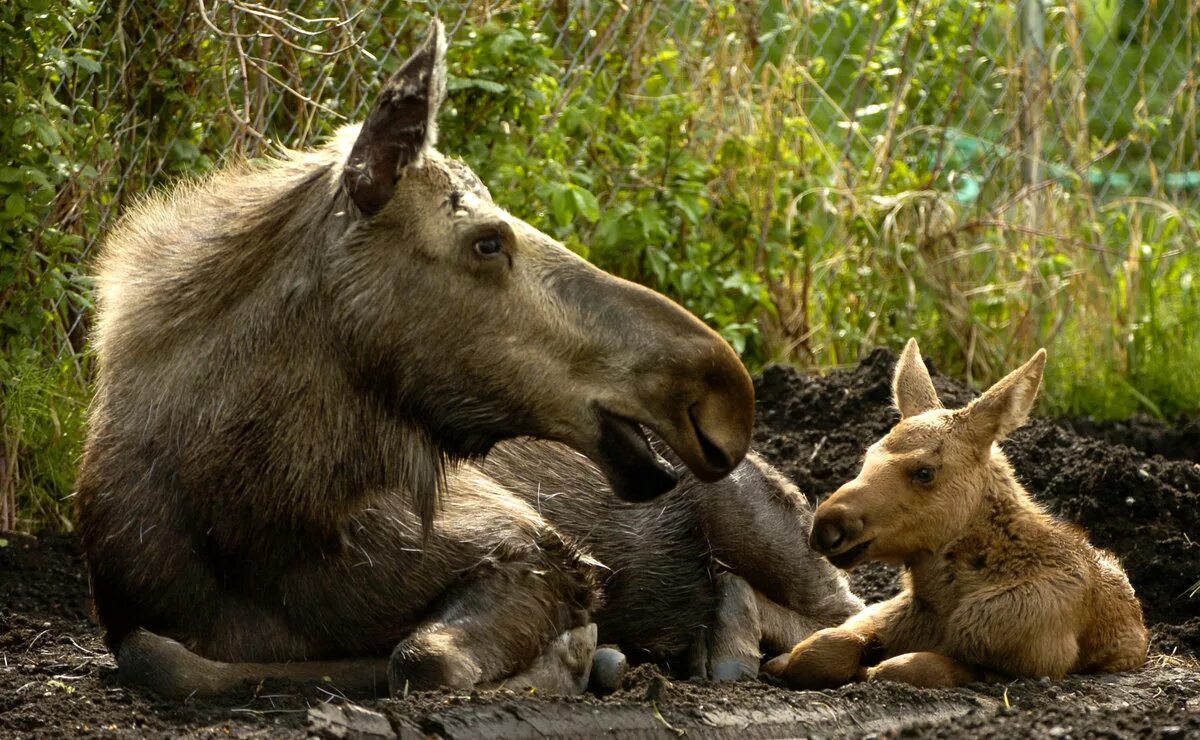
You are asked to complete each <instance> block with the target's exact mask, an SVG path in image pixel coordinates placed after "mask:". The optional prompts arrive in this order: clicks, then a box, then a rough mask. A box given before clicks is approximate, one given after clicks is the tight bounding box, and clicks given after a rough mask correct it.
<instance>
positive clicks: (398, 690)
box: [388, 640, 483, 696]
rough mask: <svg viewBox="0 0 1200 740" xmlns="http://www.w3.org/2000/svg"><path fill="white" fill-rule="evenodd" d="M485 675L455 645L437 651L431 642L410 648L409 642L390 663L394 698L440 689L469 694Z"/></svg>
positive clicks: (399, 647) (402, 644)
mask: <svg viewBox="0 0 1200 740" xmlns="http://www.w3.org/2000/svg"><path fill="white" fill-rule="evenodd" d="M482 673H483V671H482V670H480V668H479V666H478V665H477V664H476V663H475V661H474V660H472V659H471V658H470V657H469V656H467V655H465V654H464V653H463V652H462V651H460V650H458V649H457V648H455V647H454V646H453V645H447V646H446V647H445V649H434V648H432V647H431V646H430V645H429V644H428V642H418V643H416V644H410V641H409V640H405V641H404V642H402V643H400V644H399V645H397V646H396V649H395V650H394V651H392V657H391V659H390V660H389V661H388V689H389V691H391V694H392V696H405V695H407V694H408V692H410V691H428V690H430V689H436V688H439V687H446V688H451V689H460V690H464V691H467V690H470V689H473V688H475V684H476V683H478V682H479V679H480V677H481V675H482Z"/></svg>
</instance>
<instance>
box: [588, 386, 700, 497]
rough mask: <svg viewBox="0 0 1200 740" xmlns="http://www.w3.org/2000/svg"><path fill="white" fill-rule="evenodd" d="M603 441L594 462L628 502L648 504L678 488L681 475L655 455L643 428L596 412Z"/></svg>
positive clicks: (600, 441) (615, 491)
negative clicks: (646, 502) (653, 499)
mask: <svg viewBox="0 0 1200 740" xmlns="http://www.w3.org/2000/svg"><path fill="white" fill-rule="evenodd" d="M597 415H598V416H599V419H600V439H599V444H598V450H597V458H596V459H595V460H594V461H593V462H595V463H596V464H597V465H599V466H600V469H601V470H602V471H604V475H605V476H606V477H607V478H608V483H609V485H611V486H612V489H613V493H615V494H616V495H617V496H618V497H619V498H622V499H624V500H626V501H635V502H636V501H649V500H650V499H652V498H655V497H657V496H661V495H662V494H664V493H666V492H667V491H669V490H671V489H672V488H674V487H675V484H676V483H677V482H678V481H679V474H678V473H676V472H675V467H674V466H673V465H671V463H670V462H668V461H667V460H666V459H664V458H663V456H662V455H660V454H658V453H657V452H655V451H654V448H653V447H651V445H650V440H649V439H647V437H646V430H645V429H644V428H643V427H642V425H641V424H639V423H637V422H636V421H632V420H630V419H626V418H624V417H621V416H617V415H616V414H614V413H612V412H610V411H607V410H606V409H603V408H598V409H597Z"/></svg>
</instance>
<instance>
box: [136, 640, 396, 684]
mask: <svg viewBox="0 0 1200 740" xmlns="http://www.w3.org/2000/svg"><path fill="white" fill-rule="evenodd" d="M117 675H118V676H119V677H120V680H121V683H123V684H125V685H126V686H136V687H138V688H142V689H146V690H148V691H152V692H154V693H155V694H157V695H158V696H160V697H162V698H164V699H170V700H182V699H188V698H191V697H212V696H248V695H250V694H252V693H253V692H254V691H255V690H256V687H257V686H258V685H259V684H261V683H262V682H264V681H281V682H286V683H290V684H299V685H312V686H316V685H325V686H330V687H332V688H333V689H335V690H336V691H338V692H339V693H341V694H343V695H346V696H351V697H355V698H367V697H376V696H386V694H387V687H388V686H387V659H386V658H383V657H380V658H356V659H349V660H324V661H297V662H292V663H226V662H222V661H219V660H210V659H208V658H205V657H203V656H201V655H198V654H196V653H194V652H192V651H191V650H188V649H187V647H185V646H184V645H183V644H182V643H180V642H177V641H175V640H172V639H170V638H168V637H163V636H161V635H157V634H154V633H153V632H148V631H147V630H144V629H143V630H137V631H136V632H131V633H130V634H129V635H128V636H126V638H125V639H124V640H123V641H122V642H121V645H120V647H119V649H118V650H117Z"/></svg>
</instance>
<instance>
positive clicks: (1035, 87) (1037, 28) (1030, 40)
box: [1020, 0, 1046, 220]
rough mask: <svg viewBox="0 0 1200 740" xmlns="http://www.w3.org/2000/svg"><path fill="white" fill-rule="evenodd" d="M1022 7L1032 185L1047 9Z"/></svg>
mask: <svg viewBox="0 0 1200 740" xmlns="http://www.w3.org/2000/svg"><path fill="white" fill-rule="evenodd" d="M1020 7H1021V21H1020V22H1021V120H1020V127H1021V129H1020V130H1021V156H1022V162H1021V173H1022V175H1023V179H1024V182H1025V186H1026V187H1032V186H1034V185H1036V184H1037V183H1038V182H1039V181H1040V172H1039V169H1040V168H1039V163H1040V162H1041V159H1042V126H1043V111H1044V110H1045V107H1046V106H1045V96H1046V84H1045V83H1046V80H1045V77H1046V64H1045V62H1046V34H1045V10H1044V8H1043V7H1042V0H1021V6H1020ZM1031 215H1036V213H1035V214H1031ZM1035 220H1036V219H1035Z"/></svg>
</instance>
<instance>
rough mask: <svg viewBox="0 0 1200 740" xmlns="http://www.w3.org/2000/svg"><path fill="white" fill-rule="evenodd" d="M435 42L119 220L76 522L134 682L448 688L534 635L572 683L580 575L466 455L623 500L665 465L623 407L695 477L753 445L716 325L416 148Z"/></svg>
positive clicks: (559, 542) (105, 289)
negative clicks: (596, 472) (271, 155)
mask: <svg viewBox="0 0 1200 740" xmlns="http://www.w3.org/2000/svg"><path fill="white" fill-rule="evenodd" d="M444 50H445V38H444V36H443V33H442V30H441V26H440V24H435V26H434V29H433V32H432V33H431V34H430V37H429V39H428V41H426V43H425V44H424V45H423V46H422V47H421V48H420V49H419V50H418V51H417V52H416V53H415V54H414V56H413V57H412V59H410V60H409V62H407V63H406V64H405V65H404V67H403V68H402V69H401V70H400V71H399V72H398V73H397V75H396V77H395V78H393V80H391V81H390V82H389V83H388V84H387V86H385V89H384V92H383V93H382V94H381V98H380V102H379V103H378V105H377V107H376V109H375V110H374V111H373V112H372V113H371V116H370V117H369V118H368V122H367V124H366V125H365V126H364V127H362V128H361V129H359V128H358V127H348V128H346V129H344V130H343V131H342V132H341V133H340V134H339V135H338V136H337V138H336V140H335V141H333V142H331V143H330V144H329V145H328V146H326V147H324V148H322V149H319V150H316V151H312V152H304V153H296V154H293V155H290V156H289V157H287V158H286V159H284V160H283V161H279V162H275V163H272V164H269V165H266V166H263V167H241V168H236V169H233V170H231V171H226V172H223V173H221V174H219V175H217V176H215V177H213V178H212V179H210V180H208V181H207V182H204V183H201V184H198V185H192V186H186V187H182V188H179V189H178V190H176V191H175V192H174V193H171V194H169V195H165V196H159V197H155V198H151V199H149V200H147V201H146V202H145V203H143V204H142V205H141V206H140V207H138V208H137V209H136V210H134V211H133V212H132V213H130V214H128V215H127V216H126V218H125V219H124V220H123V222H122V224H121V225H120V227H119V228H118V229H117V230H116V232H115V233H114V234H112V236H111V237H110V238H109V239H108V241H107V245H106V247H105V250H104V254H103V256H102V258H101V260H100V264H99V274H98V278H99V286H100V288H99V295H98V312H97V326H96V331H95V336H94V338H93V342H94V343H93V347H94V349H95V353H96V358H97V366H98V379H97V387H96V396H95V402H94V405H93V408H92V414H91V422H90V432H89V438H88V441H87V445H86V449H85V451H84V456H83V461H82V466H81V470H80V476H79V505H80V510H79V517H80V530H81V534H82V541H83V546H84V549H85V552H86V555H87V560H88V565H89V568H90V573H91V580H92V588H93V595H94V598H95V606H96V614H97V616H98V618H99V620H100V622H101V624H102V625H103V627H104V629H105V631H106V637H107V640H108V644H109V645H110V647H111V648H112V649H113V650H114V651H117V660H118V666H119V668H120V672H121V675H122V677H123V678H124V679H125V680H127V681H129V682H132V683H137V684H141V685H149V686H151V687H152V688H154V689H156V690H158V691H160V692H161V693H164V694H167V695H174V696H180V695H186V694H188V693H191V692H201V693H205V692H214V691H219V690H224V689H227V688H230V687H231V686H232V685H233V684H234V683H236V682H237V681H238V680H241V679H242V678H255V677H269V676H276V677H282V678H299V679H301V680H307V679H310V678H312V677H313V676H331V677H334V678H335V679H336V681H335V683H338V685H339V687H341V688H344V689H345V690H347V691H359V692H361V691H370V690H373V689H377V688H379V687H380V686H385V685H386V684H387V683H388V681H390V683H391V686H392V687H393V688H396V689H397V690H399V689H402V688H405V687H409V688H421V687H428V686H434V685H453V686H459V687H468V686H473V685H480V684H485V683H486V682H489V681H493V680H498V679H502V678H504V677H506V676H509V675H511V674H513V673H514V672H517V671H520V670H521V669H523V668H524V667H526V666H530V665H531V664H533V663H535V661H536V660H537V659H538V658H539V656H542V657H546V656H547V655H549V656H551V657H554V656H558V657H559V658H561V660H560V661H559V662H560V663H561V664H562V665H563V666H564V667H565V669H564V670H566V671H567V674H569V675H567V677H566V679H563V676H562V675H559V676H558V677H557V678H555V679H554V680H552V681H550V684H552V685H560V684H562V683H563V680H566V683H569V684H571V685H573V686H577V685H578V684H579V680H580V679H582V680H586V672H584V673H582V674H581V673H580V671H581V670H582V669H580V668H579V666H580V665H581V664H583V663H585V661H582V660H581V659H580V658H579V656H580V655H581V654H586V653H587V652H588V648H587V645H586V643H587V641H588V640H589V639H591V640H594V630H589V629H588V628H587V627H586V623H587V622H588V610H589V609H591V608H592V607H593V606H594V604H595V598H596V588H595V584H594V576H593V566H592V565H590V564H589V562H588V561H587V560H586V559H585V558H582V557H581V555H580V554H579V551H578V550H577V549H576V547H575V546H573V545H571V544H569V543H567V542H566V541H565V540H564V539H563V538H562V537H561V536H560V535H559V533H558V532H557V531H555V530H554V528H553V527H552V526H550V525H549V524H548V523H547V522H546V520H545V519H544V518H543V517H541V516H540V515H539V514H538V513H537V511H536V510H535V509H534V508H533V507H531V506H529V505H528V504H526V503H525V502H524V501H522V500H520V499H519V498H517V497H515V496H513V495H512V494H511V493H510V492H509V491H507V490H506V489H504V488H503V486H501V485H500V484H499V483H497V482H496V480H495V479H494V478H492V477H490V476H489V475H487V474H486V473H484V472H482V471H481V470H480V469H479V468H478V467H477V466H475V465H473V464H472V463H471V462H469V461H470V460H473V459H477V458H479V457H480V456H482V455H483V454H485V453H486V452H487V451H488V450H489V449H490V448H491V447H492V446H493V445H494V444H495V443H497V442H498V441H500V440H502V439H505V438H509V437H514V436H521V435H531V436H536V437H542V438H547V439H553V440H557V441H560V442H562V443H564V444H566V445H568V446H569V447H571V448H574V449H575V450H578V451H580V452H581V453H583V454H585V455H587V456H588V457H589V458H591V459H592V460H594V461H595V462H596V464H597V465H598V467H599V469H600V470H601V471H602V472H603V475H604V477H605V478H606V479H607V480H608V481H609V482H610V483H611V489H612V490H613V491H615V492H616V493H617V494H618V495H622V496H625V497H628V498H638V499H642V498H649V497H652V496H654V495H656V494H658V493H661V492H662V491H664V490H666V489H668V488H670V487H671V486H672V485H673V484H674V481H675V477H674V474H673V473H672V470H671V468H670V466H669V465H668V464H667V463H666V462H664V461H662V460H661V458H660V457H659V456H658V455H655V454H654V453H653V452H652V451H651V450H650V449H649V448H648V446H647V444H646V442H645V439H644V438H643V436H642V432H641V431H640V427H639V426H638V423H641V424H645V425H646V426H648V427H651V428H652V429H653V430H654V431H656V432H657V433H658V434H659V435H660V436H661V437H662V438H663V439H665V440H666V442H667V443H668V444H669V445H670V447H671V448H672V449H673V450H675V451H676V452H677V453H678V455H679V457H680V458H681V459H682V460H683V461H684V462H685V463H686V465H687V466H688V467H689V468H690V469H691V470H692V471H693V472H694V474H695V475H697V476H698V477H700V478H702V479H704V480H715V479H718V478H720V477H721V476H723V475H725V474H727V473H728V472H729V471H730V470H732V469H733V468H734V467H735V466H736V465H737V463H738V462H739V461H740V460H741V458H742V457H743V456H744V454H745V452H746V448H747V445H748V441H749V434H750V426H751V422H752V414H753V390H752V386H751V384H750V380H749V377H748V375H747V374H746V371H745V370H744V368H743V367H742V366H741V364H740V362H739V361H738V358H737V356H736V355H735V354H734V353H733V351H732V350H731V349H730V347H729V346H728V345H727V344H726V343H725V342H724V341H722V340H721V339H720V337H719V336H718V335H716V334H715V333H714V332H712V331H711V330H709V329H708V328H706V327H705V326H704V325H703V324H702V323H701V322H699V321H698V320H697V319H696V318H695V317H693V316H691V315H690V314H688V313H687V312H686V311H684V310H683V309H682V308H680V307H679V306H677V305H675V304H673V303H671V302H670V301H668V300H666V299H665V298H663V297H662V296H659V295H657V294H654V293H652V292H651V291H648V290H646V289H644V288H641V287H638V286H636V285H633V284H631V283H628V282H625V281H622V280H619V279H617V278H615V277H612V276H610V275H607V274H605V273H603V272H601V271H600V270H598V269H596V268H594V267H592V266H590V265H588V264H587V263H586V262H584V261H583V260H581V259H580V258H578V257H577V256H575V255H573V254H572V253H571V252H570V251H568V250H567V249H565V248H564V247H563V246H562V245H560V244H558V243H556V242H554V241H552V240H551V239H550V238H548V237H547V236H546V235H544V234H542V233H540V232H538V231H537V230H535V229H533V228H532V227H530V226H529V225H528V224H526V223H524V222H523V221H520V220H519V219H517V218H515V217H513V216H511V215H509V214H508V213H505V212H504V211H502V210H501V209H500V208H498V207H497V206H496V205H495V204H494V203H493V202H492V200H491V198H490V196H489V194H488V192H487V190H486V188H484V187H483V185H482V184H481V183H480V182H479V180H478V179H477V178H476V177H475V176H474V174H473V173H471V171H470V170H469V169H468V168H467V167H466V166H465V165H463V164H461V163H459V162H456V161H454V160H451V159H447V158H445V157H443V156H442V155H440V154H438V153H437V152H436V151H435V150H434V149H433V148H432V144H433V141H432V136H433V131H434V126H433V118H434V115H435V114H436V110H437V105H438V103H439V102H440V101H441V99H442V97H443V95H444V89H443V85H444V81H445V69H444V64H445V62H444ZM526 464H527V465H530V466H533V467H535V468H536V467H537V466H539V465H540V463H539V461H537V460H530V461H527V462H526ZM564 493H567V494H569V490H565V491H564ZM439 499H440V500H441V502H442V503H441V506H440V508H439V507H437V506H435V503H436V502H437V501H438V500H439ZM564 640H565V642H564ZM176 641H177V642H176ZM581 641H582V642H581ZM580 644H583V647H580ZM581 651H582V652H581ZM389 653H391V658H390V661H389V659H388V655H389ZM218 661H229V662H230V663H228V664H222V663H219V662H218ZM305 661H321V662H318V663H308V662H305ZM329 661H334V662H329ZM551 662H553V661H551ZM385 669H386V671H387V675H386V677H385V676H384V673H383V672H384V670H385ZM560 673H561V672H560ZM560 679H563V680H560Z"/></svg>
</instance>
